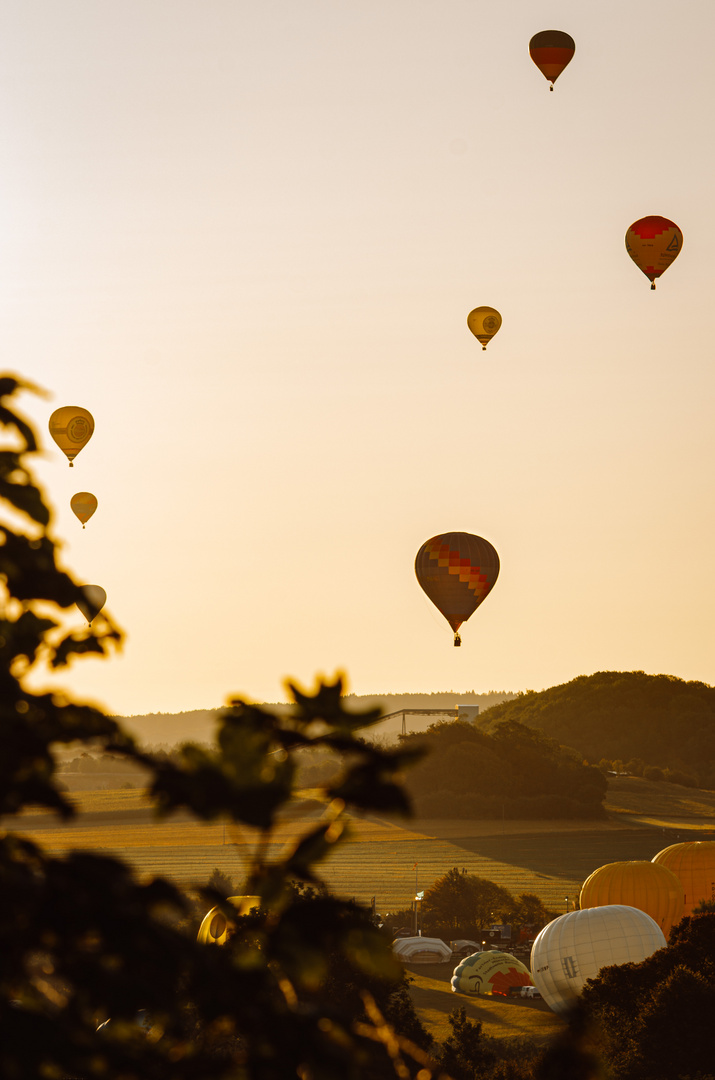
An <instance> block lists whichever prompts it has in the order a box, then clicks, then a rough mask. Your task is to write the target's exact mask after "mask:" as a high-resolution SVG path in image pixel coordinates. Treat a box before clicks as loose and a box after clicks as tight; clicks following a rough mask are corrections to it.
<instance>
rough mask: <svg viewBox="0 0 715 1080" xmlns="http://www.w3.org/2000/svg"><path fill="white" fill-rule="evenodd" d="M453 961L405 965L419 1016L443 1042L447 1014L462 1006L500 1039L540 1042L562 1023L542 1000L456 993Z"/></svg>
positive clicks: (447, 1027)
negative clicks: (453, 981)
mask: <svg viewBox="0 0 715 1080" xmlns="http://www.w3.org/2000/svg"><path fill="white" fill-rule="evenodd" d="M453 968H454V963H453V962H452V961H450V962H448V963H446V964H422V965H419V966H417V965H415V966H414V967H408V968H407V973H408V976H409V977H410V978H411V979H412V980H413V981H412V983H411V985H410V994H411V996H412V1000H413V1001H414V1003H415V1008H416V1009H417V1011H418V1012H419V1015H420V1019H421V1020H422V1023H423V1024H424V1025H425V1027H426V1028H427V1030H428V1031H429V1033H430V1035H432V1036H433V1037H434V1038H435V1039H437V1040H438V1041H439V1042H444V1041H445V1039H448V1038H449V1036H450V1035H451V1034H452V1029H451V1027H450V1025H449V1019H448V1017H449V1014H450V1013H451V1012H452V1011H453V1010H454V1009H457V1008H460V1007H461V1006H464V1008H465V1010H466V1013H467V1016H468V1017H469V1019H470V1020H477V1021H479V1022H480V1023H481V1025H482V1029H483V1031H484V1034H485V1035H489V1036H491V1037H493V1038H499V1039H512V1038H515V1039H523V1038H529V1039H533V1040H534V1041H535V1042H537V1043H539V1044H541V1043H545V1042H547V1041H548V1040H549V1039H551V1038H552V1037H553V1036H554V1035H555V1034H556V1033H557V1032H559V1031H561V1030H562V1028H563V1027H564V1021H563V1020H562V1019H561V1017H560V1016H557V1014H556V1013H553V1012H552V1011H551V1009H550V1008H549V1007H548V1005H546V1004H545V1003H544V1002H543V1001H541V1000H539V999H535V1000H531V1001H528V1000H524V999H523V998H509V999H508V1000H506V1001H505V1000H503V999H502V998H493V997H491V995H488V994H485V995H484V996H482V997H469V996H468V995H466V994H455V993H454V992H453V991H452V987H451V984H450V979H451V976H452V971H453Z"/></svg>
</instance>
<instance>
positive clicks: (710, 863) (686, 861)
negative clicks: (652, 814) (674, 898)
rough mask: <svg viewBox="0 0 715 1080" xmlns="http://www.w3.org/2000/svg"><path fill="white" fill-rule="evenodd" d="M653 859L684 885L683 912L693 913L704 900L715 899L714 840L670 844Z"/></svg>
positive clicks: (684, 913)
mask: <svg viewBox="0 0 715 1080" xmlns="http://www.w3.org/2000/svg"><path fill="white" fill-rule="evenodd" d="M653 862H654V863H658V864H659V865H660V866H667V867H668V869H669V870H672V871H673V873H674V874H675V876H676V877H677V878H678V880H679V881H680V883H681V885H682V886H683V892H684V893H685V901H684V903H683V915H692V913H693V909H694V908H696V907H697V906H698V904H699V903H701V901H703V900H710V901H712V900H715V840H692V841H690V842H686V843H683V844H671V845H670V847H667V848H664V849H663V850H662V851H659V852H658V854H657V855H655V856H654V857H653Z"/></svg>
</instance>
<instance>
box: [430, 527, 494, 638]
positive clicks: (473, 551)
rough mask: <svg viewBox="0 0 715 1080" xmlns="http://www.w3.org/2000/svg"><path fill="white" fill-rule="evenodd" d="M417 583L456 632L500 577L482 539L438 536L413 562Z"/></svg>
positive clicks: (458, 534)
mask: <svg viewBox="0 0 715 1080" xmlns="http://www.w3.org/2000/svg"><path fill="white" fill-rule="evenodd" d="M415 573H416V574H417V580H418V581H419V583H420V585H421V586H422V588H423V589H424V591H425V592H426V593H427V595H428V596H429V598H430V600H431V601H432V603H433V604H434V605H435V607H436V608H437V609H438V610H439V611H440V612H441V613H442V615H444V617H445V619H446V620H447V622H448V623H449V625H450V626H451V627H452V629H453V630H454V644H455V645H461V644H462V639H461V638H460V636H459V633H458V631H459V628H460V626H461V625H462V623H463V622H466V621H467V619H468V618H469V616H470V615H471V614H473V612H475V611H476V610H477V608H478V607H479V605H480V604H481V602H482V600H484V598H485V597H486V596H487V594H488V593H489V592H490V591H491V589H492V587H493V585H494V582H495V581H496V579H497V577H498V575H499V556H498V555H497V553H496V551H495V550H494V548H493V547H492V545H491V544H490V543H489V541H488V540H483V539H482V537H481V536H473V535H472V534H471V533H465V532H452V533H440V535H439V536H433V537H432V539H431V540H427V541H426V542H425V543H424V544H423V545H422V547H421V548H420V550H419V551H418V552H417V558H416V559H415Z"/></svg>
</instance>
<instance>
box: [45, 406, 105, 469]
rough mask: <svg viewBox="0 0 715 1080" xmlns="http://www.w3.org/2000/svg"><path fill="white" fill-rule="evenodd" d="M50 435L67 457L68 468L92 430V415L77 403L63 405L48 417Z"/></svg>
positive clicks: (85, 443)
mask: <svg viewBox="0 0 715 1080" xmlns="http://www.w3.org/2000/svg"><path fill="white" fill-rule="evenodd" d="M49 426H50V435H51V436H52V438H53V439H54V440H55V442H56V443H57V445H58V446H59V448H60V450H61V451H62V453H63V454H65V455H66V456H67V457H68V458H69V463H70V468H72V466H73V464H74V459H75V458H76V457H77V454H78V453H79V452H80V450H81V449H82V447H83V446H86V445H87V443H88V442H89V440H90V439H91V438H92V434H93V432H94V417H93V416H92V414H91V412H87V410H86V409H83V408H81V407H80V406H79V405H63V406H62V408H61V409H55V411H54V412H53V414H52V416H51V417H50V425H49Z"/></svg>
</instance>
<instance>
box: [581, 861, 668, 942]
mask: <svg viewBox="0 0 715 1080" xmlns="http://www.w3.org/2000/svg"><path fill="white" fill-rule="evenodd" d="M683 903H684V896H683V886H682V885H681V884H680V881H679V880H678V878H677V877H676V876H675V874H674V873H673V872H672V871H671V870H669V869H668V867H667V866H660V865H659V864H658V863H655V862H648V861H647V860H645V859H633V860H631V861H630V862H614V863H606V865H605V866H600V867H599V868H598V870H594V872H593V873H592V874H591V876H590V877H588V878H586V880H585V881H584V883H583V885H582V886H581V895H580V897H579V907H580V908H581V909H582V910H583V909H584V908H595V907H605V905H606V904H627V905H628V907H634V908H638V909H639V910H640V911H645V913H646V915H650V917H651V919H654V920H655V922H657V924H658V926H659V927H660V928H661V930H662V931H663V937H664V938H665V939H666V941H667V940H668V935H669V933H670V929H671V927H672V926H674V925H675V924H676V923H677V922H680V920H681V918H682V917H683Z"/></svg>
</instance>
